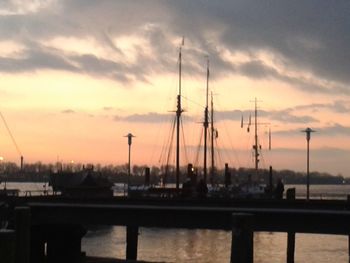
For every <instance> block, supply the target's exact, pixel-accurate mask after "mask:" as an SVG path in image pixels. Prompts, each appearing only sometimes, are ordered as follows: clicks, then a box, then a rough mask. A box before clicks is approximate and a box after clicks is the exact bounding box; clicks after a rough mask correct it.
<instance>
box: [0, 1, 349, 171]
mask: <svg viewBox="0 0 350 263" xmlns="http://www.w3.org/2000/svg"><path fill="white" fill-rule="evenodd" d="M0 20H1V22H0V78H1V81H0V112H1V113H2V115H3V117H4V119H5V120H6V122H7V125H8V127H9V129H10V131H11V133H12V135H13V138H14V140H15V141H16V144H17V147H16V146H15V144H14V143H13V141H12V139H11V136H10V135H9V133H8V131H7V129H6V125H5V124H4V122H2V123H1V124H0V155H1V156H2V157H3V158H4V160H5V161H15V162H17V163H18V162H19V159H20V157H19V156H20V155H23V156H24V160H25V162H36V161H42V162H47V163H49V162H51V163H53V162H56V161H57V160H59V161H63V162H70V161H74V162H80V163H101V164H124V163H126V162H127V156H128V145H127V139H126V138H125V137H124V136H125V135H126V134H128V133H129V132H131V133H133V134H134V135H135V136H136V137H135V138H134V140H133V144H132V148H131V149H132V154H131V156H132V163H133V164H140V165H141V164H147V165H161V164H164V163H165V159H166V156H168V155H167V154H166V151H165V149H166V148H167V147H166V145H168V144H169V143H168V142H169V140H170V139H169V138H170V137H171V127H172V126H171V125H172V122H173V119H174V116H175V113H174V110H175V109H176V96H177V93H178V79H179V77H178V67H179V60H178V53H179V47H180V45H181V43H182V39H184V46H182V47H181V48H182V105H183V108H184V112H183V126H182V127H183V129H182V130H183V133H182V135H181V141H182V142H181V145H183V146H184V147H182V150H181V153H182V154H181V163H182V164H183V165H185V164H186V163H187V162H192V163H194V164H195V165H202V162H203V161H202V156H201V155H202V153H201V152H200V153H199V154H198V153H197V149H198V145H200V142H201V138H202V136H201V134H202V131H203V125H202V122H203V118H204V117H203V114H204V113H203V111H204V107H205V101H206V99H205V90H206V73H207V69H206V67H207V59H209V68H210V76H209V92H210V94H213V96H212V97H213V105H214V121H215V128H216V129H217V130H218V135H219V136H218V138H217V140H216V147H215V149H216V150H215V161H216V164H217V165H218V166H223V164H224V163H226V162H227V163H229V165H230V166H231V167H236V168H238V167H253V166H254V164H253V158H252V144H253V139H254V134H253V133H252V132H250V133H247V130H246V128H247V125H246V124H245V125H244V127H243V128H241V127H240V122H241V118H242V116H243V118H244V122H245V123H246V122H248V119H249V116H252V118H253V115H252V114H253V113H254V103H252V101H254V100H255V98H256V99H257V100H258V122H259V123H261V125H259V126H258V136H259V144H260V145H261V149H262V155H261V161H260V166H261V167H262V168H268V167H269V166H270V165H272V166H273V167H274V168H275V169H292V170H296V171H305V170H306V139H305V134H304V133H302V132H301V131H302V130H304V129H305V128H306V127H311V128H313V129H314V130H316V132H315V133H313V134H312V138H311V141H310V169H311V170H312V171H319V172H329V173H332V174H340V173H341V174H342V175H344V176H350V167H349V166H348V165H347V164H348V162H349V160H350V118H349V117H348V115H349V112H350V87H349V85H348V83H349V80H350V74H349V72H350V32H349V31H350V2H349V1H342V0H338V1H336V2H334V1H326V0H306V1H305V0H303V1H283V0H282V1H281V0H275V1H272V0H271V1H270V0H266V1H258V0H255V1H251V0H235V1H231V0H230V1H229V0H221V1H209V0H196V1H194V0H177V1H167V0H158V1H156V0H147V1H145V0H138V1H130V0H123V1H122V0H116V1H112V0H111V1H107V0H100V1H92V0H84V1H83V0H74V1H68V0H67V1H64V0H60V1H58V0H26V1H21V0H9V1H3V0H1V1H0ZM209 100H210V99H209ZM269 129H271V132H272V141H271V144H272V149H271V150H268V131H269ZM252 130H253V128H252V127H251V131H252ZM171 152H172V153H171V155H170V157H169V159H170V161H171V162H174V150H173V148H172V151H171Z"/></svg>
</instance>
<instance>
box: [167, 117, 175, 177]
mask: <svg viewBox="0 0 350 263" xmlns="http://www.w3.org/2000/svg"><path fill="white" fill-rule="evenodd" d="M174 133H175V121H174V125H173V129H172V133H171V139H170V146H169V152H168V155H167V159H166V166H165V176H166V175H167V174H168V169H169V160H170V157H171V152H172V146H173V141H174Z"/></svg>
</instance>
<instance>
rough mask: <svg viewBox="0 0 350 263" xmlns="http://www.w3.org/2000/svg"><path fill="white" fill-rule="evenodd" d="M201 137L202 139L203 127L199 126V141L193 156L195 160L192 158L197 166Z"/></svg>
mask: <svg viewBox="0 0 350 263" xmlns="http://www.w3.org/2000/svg"><path fill="white" fill-rule="evenodd" d="M202 139H203V127H202V128H201V133H200V136H199V143H198V144H197V151H196V157H195V160H194V162H195V165H196V166H198V163H199V152H200V149H201V143H202Z"/></svg>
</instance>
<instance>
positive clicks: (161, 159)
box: [158, 117, 175, 164]
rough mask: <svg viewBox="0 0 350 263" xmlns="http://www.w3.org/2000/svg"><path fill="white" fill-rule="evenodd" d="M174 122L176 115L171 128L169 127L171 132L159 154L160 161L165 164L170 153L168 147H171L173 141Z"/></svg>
mask: <svg viewBox="0 0 350 263" xmlns="http://www.w3.org/2000/svg"><path fill="white" fill-rule="evenodd" d="M174 122H175V117H174V121H173V122H172V123H171V125H170V129H169V133H168V136H167V137H166V138H164V142H163V144H162V150H161V153H160V156H159V160H158V163H161V164H164V162H165V159H166V157H165V155H166V154H167V153H168V148H169V147H170V144H171V143H172V142H171V132H172V130H173V129H174Z"/></svg>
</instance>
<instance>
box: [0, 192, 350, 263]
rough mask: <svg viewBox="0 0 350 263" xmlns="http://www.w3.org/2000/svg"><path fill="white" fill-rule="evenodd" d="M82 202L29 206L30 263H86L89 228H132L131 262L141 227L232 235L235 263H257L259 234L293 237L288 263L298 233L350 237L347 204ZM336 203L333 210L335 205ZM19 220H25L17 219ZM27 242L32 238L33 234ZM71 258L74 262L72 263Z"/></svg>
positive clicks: (128, 252) (29, 203) (128, 249)
mask: <svg viewBox="0 0 350 263" xmlns="http://www.w3.org/2000/svg"><path fill="white" fill-rule="evenodd" d="M77 201H78V200H76V202H72V201H69V202H63V201H62V200H56V201H55V202H53V201H47V200H46V201H43V200H35V199H31V200H27V202H26V207H27V208H26V209H28V211H30V219H26V221H28V222H30V223H27V224H25V223H23V224H24V225H28V226H29V225H30V261H28V262H31V263H41V262H49V263H51V262H59V261H57V259H60V260H61V262H63V261H62V260H66V261H64V262H72V263H73V262H74V263H75V262H84V261H82V260H83V259H82V258H83V256H82V255H83V253H82V252H81V238H82V237H83V236H84V234H85V232H84V229H83V227H82V225H85V224H88V225H119V226H126V227H127V237H126V240H127V247H126V255H127V258H126V259H128V260H137V244H138V228H139V227H160V228H188V229H221V230H230V231H232V244H233V245H232V249H231V262H234V263H237V262H238V263H240V262H245V263H246V262H253V257H252V255H253V249H254V247H253V242H252V241H253V235H254V232H257V231H267V232H285V233H288V249H287V250H288V251H287V252H286V254H288V257H287V262H294V247H295V233H319V234H336V235H347V236H348V235H349V234H350V224H349V222H350V210H349V209H348V208H349V203H348V202H347V201H337V202H328V203H327V202H312V201H309V202H301V201H297V200H282V201H281V202H275V201H265V202H263V201H261V200H259V201H257V200H251V201H247V200H244V201H241V202H240V201H238V200H236V202H232V203H231V204H227V203H225V202H224V203H221V204H220V205H219V204H216V205H215V204H214V203H210V202H204V201H200V202H199V201H198V202H197V201H195V200H188V201H184V200H182V201H180V200H173V201H166V202H165V201H164V202H160V201H156V200H154V201H151V200H149V201H145V200H143V201H140V200H138V201H137V200H124V201H121V202H110V203H108V202H107V203H106V204H102V203H100V202H92V201H89V202H87V201H85V202H82V201H81V202H77ZM332 203H333V204H334V205H333V206H331V205H330V204H332ZM257 204H258V205H257ZM17 210H18V209H17ZM17 214H18V211H17ZM18 220H21V219H18V217H17V221H18ZM27 228H28V227H27ZM24 229H26V228H24ZM15 230H16V231H17V229H15ZM18 230H19V231H22V230H20V229H18ZM22 232H23V231H22ZM25 236H26V237H28V234H26V235H25ZM0 242H1V240H0ZM45 246H46V247H47V251H46V255H45V253H44V247H45ZM16 254H17V251H16ZM62 256H63V257H65V258H62ZM67 257H69V258H70V259H71V261H67ZM22 262H26V261H21V263H22ZM85 262H86V261H85ZM349 262H350V261H349Z"/></svg>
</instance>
